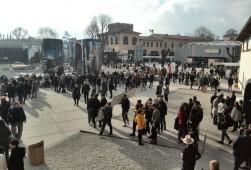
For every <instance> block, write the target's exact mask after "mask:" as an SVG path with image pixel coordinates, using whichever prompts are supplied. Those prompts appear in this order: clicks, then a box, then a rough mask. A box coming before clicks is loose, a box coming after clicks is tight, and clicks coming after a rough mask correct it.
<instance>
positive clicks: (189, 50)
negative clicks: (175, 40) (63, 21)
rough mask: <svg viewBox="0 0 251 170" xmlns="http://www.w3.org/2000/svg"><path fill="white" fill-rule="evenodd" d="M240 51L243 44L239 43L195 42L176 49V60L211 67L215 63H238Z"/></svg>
mask: <svg viewBox="0 0 251 170" xmlns="http://www.w3.org/2000/svg"><path fill="white" fill-rule="evenodd" d="M240 50H241V43H240V42H237V41H215V42H194V43H188V44H187V45H185V46H183V47H177V48H175V51H174V55H175V60H176V61H180V62H181V63H185V62H194V63H202V62H203V63H204V64H206V65H210V64H211V63H215V62H238V60H239V58H240ZM232 57H233V58H232ZM233 59H234V61H233Z"/></svg>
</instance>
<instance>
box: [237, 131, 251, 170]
mask: <svg viewBox="0 0 251 170" xmlns="http://www.w3.org/2000/svg"><path fill="white" fill-rule="evenodd" d="M250 133H251V132H250V130H248V129H246V130H244V136H239V137H238V139H237V140H236V141H235V142H234V144H233V155H234V170H238V169H239V168H240V166H241V164H242V163H243V162H246V168H248V166H249V167H250V159H251V137H250ZM248 164H249V165H248ZM242 169H244V168H242Z"/></svg>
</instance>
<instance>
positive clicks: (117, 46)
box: [105, 23, 194, 60]
mask: <svg viewBox="0 0 251 170" xmlns="http://www.w3.org/2000/svg"><path fill="white" fill-rule="evenodd" d="M105 36H106V38H105V52H117V53H118V55H119V56H121V58H122V59H123V60H125V59H128V57H130V56H131V55H135V54H137V53H135V51H138V50H139V49H140V50H143V51H142V57H143V56H161V51H162V50H163V49H166V50H168V49H169V50H170V52H169V55H170V56H174V49H175V47H181V46H183V45H185V44H187V43H189V42H193V41H194V38H192V37H188V36H180V35H168V34H151V35H150V36H140V33H139V32H136V31H134V30H133V24H125V23H114V24H110V25H109V26H108V32H106V33H105Z"/></svg>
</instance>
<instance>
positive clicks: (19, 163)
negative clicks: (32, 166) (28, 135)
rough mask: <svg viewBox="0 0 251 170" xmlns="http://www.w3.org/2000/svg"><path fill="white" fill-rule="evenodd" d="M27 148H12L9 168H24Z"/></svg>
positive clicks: (21, 169) (20, 169) (17, 169)
mask: <svg viewBox="0 0 251 170" xmlns="http://www.w3.org/2000/svg"><path fill="white" fill-rule="evenodd" d="M24 156H25V148H23V147H17V148H14V149H12V150H11V155H10V159H9V164H8V169H9V170H24V161H23V158H24Z"/></svg>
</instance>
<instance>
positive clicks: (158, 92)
mask: <svg viewBox="0 0 251 170" xmlns="http://www.w3.org/2000/svg"><path fill="white" fill-rule="evenodd" d="M162 87H163V85H162V84H161V83H159V84H158V86H157V88H156V95H157V97H159V96H161V94H162Z"/></svg>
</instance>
